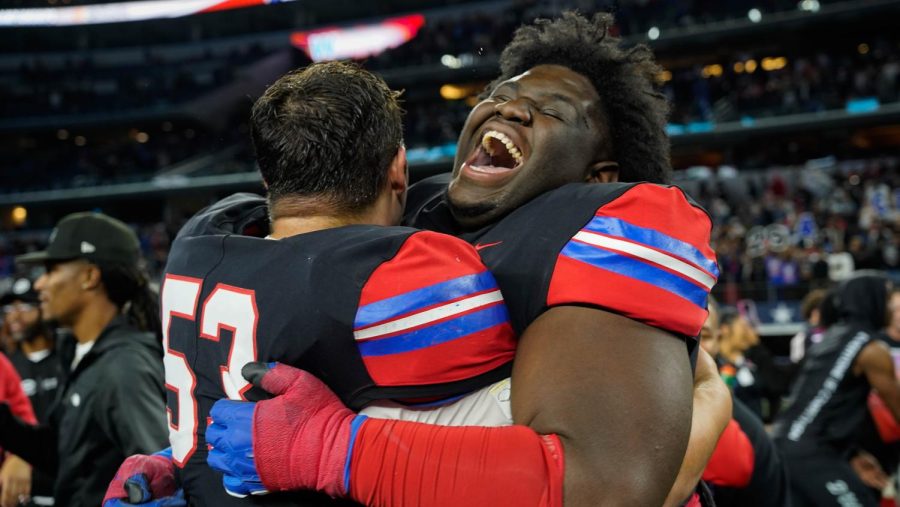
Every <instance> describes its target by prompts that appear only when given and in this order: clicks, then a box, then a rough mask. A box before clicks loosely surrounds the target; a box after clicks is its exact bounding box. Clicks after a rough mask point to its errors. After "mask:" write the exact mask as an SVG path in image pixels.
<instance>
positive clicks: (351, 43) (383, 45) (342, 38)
mask: <svg viewBox="0 0 900 507" xmlns="http://www.w3.org/2000/svg"><path fill="white" fill-rule="evenodd" d="M423 25H425V16H423V15H421V14H411V15H409V16H402V17H397V18H389V19H385V20H383V21H381V22H378V23H371V24H366V25H358V26H353V27H347V28H338V27H331V28H321V29H318V30H312V31H308V32H307V31H304V32H294V33H293V34H291V44H293V45H294V47H296V48H298V49H301V50H303V51H304V52H305V53H306V54H307V55H308V56H309V57H310V58H311V59H312V61H314V62H319V61H322V60H340V59H343V58H365V57H367V56H372V55H377V54H379V53H381V52H382V51H385V50H386V49H391V48H395V47H397V46H400V45H402V44H404V43H406V42H408V41H409V40H411V39H412V38H413V37H415V36H416V34H417V33H419V29H421V28H422V26H423Z"/></svg>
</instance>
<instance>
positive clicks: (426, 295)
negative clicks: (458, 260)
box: [353, 271, 497, 329]
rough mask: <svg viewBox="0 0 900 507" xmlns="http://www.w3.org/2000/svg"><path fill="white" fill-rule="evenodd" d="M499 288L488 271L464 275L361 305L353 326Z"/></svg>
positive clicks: (361, 325) (366, 324)
mask: <svg viewBox="0 0 900 507" xmlns="http://www.w3.org/2000/svg"><path fill="white" fill-rule="evenodd" d="M496 288H497V282H496V281H495V280H494V276H493V275H492V274H491V273H490V272H489V271H484V272H482V273H478V274H474V275H466V276H461V277H459V278H454V279H452V280H447V281H446V282H441V283H437V284H434V285H431V286H428V287H424V288H421V289H416V290H413V291H410V292H407V293H405V294H400V295H399V296H394V297H391V298H387V299H382V300H381V301H376V302H374V303H369V304H367V305H365V306H361V307H360V308H359V310H357V312H356V320H355V321H354V323H353V325H354V327H355V328H356V329H359V328H362V327H366V326H370V325H372V324H375V323H377V322H382V321H385V320H388V319H391V318H393V317H396V316H398V315H405V314H407V313H410V312H414V311H415V310H418V309H421V308H425V307H428V306H433V305H438V304H440V303H443V302H445V301H449V300H451V299H456V298H460V297H463V296H467V295H469V294H474V293H476V292H482V291H486V290H490V289H496Z"/></svg>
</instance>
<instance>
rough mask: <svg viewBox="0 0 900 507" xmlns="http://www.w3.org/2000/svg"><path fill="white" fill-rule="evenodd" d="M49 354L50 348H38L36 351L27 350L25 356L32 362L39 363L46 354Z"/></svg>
mask: <svg viewBox="0 0 900 507" xmlns="http://www.w3.org/2000/svg"><path fill="white" fill-rule="evenodd" d="M49 355H50V349H44V350H38V351H37V352H29V353H27V354H25V357H27V358H28V360H29V361H31V362H32V363H40V362H41V361H43V360H44V358H46V357H47V356H49Z"/></svg>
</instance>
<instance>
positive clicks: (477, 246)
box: [475, 241, 503, 250]
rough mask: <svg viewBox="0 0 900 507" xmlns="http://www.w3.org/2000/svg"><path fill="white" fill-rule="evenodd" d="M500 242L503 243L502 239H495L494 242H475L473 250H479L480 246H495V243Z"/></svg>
mask: <svg viewBox="0 0 900 507" xmlns="http://www.w3.org/2000/svg"><path fill="white" fill-rule="evenodd" d="M500 243H503V241H495V242H493V243H485V244H481V243H475V250H481V249H482V248H488V247H491V246H497V245H499V244H500Z"/></svg>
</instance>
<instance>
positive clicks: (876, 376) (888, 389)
mask: <svg viewBox="0 0 900 507" xmlns="http://www.w3.org/2000/svg"><path fill="white" fill-rule="evenodd" d="M854 370H856V373H857V374H863V375H865V376H866V379H867V380H868V381H869V385H871V386H872V388H873V389H875V391H876V392H877V393H878V396H880V397H881V399H882V400H883V401H884V404H885V405H887V407H888V409H890V411H891V414H892V415H893V416H894V419H895V420H897V421H898V422H900V383H898V381H897V377H896V373H895V371H894V361H893V359H892V358H891V353H890V351H889V350H888V348H887V346H886V345H884V344H883V343H881V342H879V341H872V342H869V344H868V345H866V346H865V347H863V349H862V351H861V352H860V353H859V356H857V358H856V364H855V365H854Z"/></svg>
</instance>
